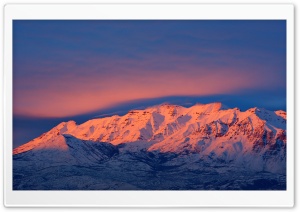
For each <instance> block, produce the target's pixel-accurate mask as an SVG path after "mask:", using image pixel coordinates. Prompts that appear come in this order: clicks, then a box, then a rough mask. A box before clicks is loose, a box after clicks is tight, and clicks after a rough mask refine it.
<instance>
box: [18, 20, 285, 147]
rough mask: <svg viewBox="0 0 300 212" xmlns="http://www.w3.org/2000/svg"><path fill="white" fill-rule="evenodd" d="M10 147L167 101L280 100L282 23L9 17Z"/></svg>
mask: <svg viewBox="0 0 300 212" xmlns="http://www.w3.org/2000/svg"><path fill="white" fill-rule="evenodd" d="M13 80H14V82H13V83H14V85H13V101H14V102H13V109H14V146H18V145H20V144H22V143H24V142H27V141H29V140H30V139H32V138H34V137H36V136H38V135H39V134H41V133H43V132H45V131H47V130H49V129H50V128H51V127H53V126H55V125H56V124H58V123H59V122H60V121H62V120H65V121H67V120H69V119H74V120H75V121H77V122H79V123H80V122H83V121H85V120H88V119H89V118H91V117H95V116H97V115H101V114H108V113H118V114H123V113H125V112H126V111H128V110H130V109H132V108H143V107H147V106H150V105H153V104H160V103H163V102H169V103H174V104H180V105H185V106H190V105H192V104H194V103H196V102H200V103H208V102H212V101H220V102H223V103H224V104H226V105H227V106H229V107H239V108H241V109H242V110H246V109H248V108H250V107H254V106H257V107H264V108H266V109H270V110H278V109H283V110H285V108H286V22H285V21H281V20H273V21H261V20H253V21H251V20H249V21H236V20H235V21H221V20H220V21H208V20H206V21H179V20H177V21H125V20H122V21H29V20H28V21H24V20H22V21H21V20H20V21H18V20H16V21H14V22H13Z"/></svg>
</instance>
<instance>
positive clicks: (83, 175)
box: [13, 103, 286, 190]
mask: <svg viewBox="0 0 300 212" xmlns="http://www.w3.org/2000/svg"><path fill="white" fill-rule="evenodd" d="M13 159H14V164H13V166H14V167H13V168H14V189H21V190H23V189H71V190H73V189H88V190H89V189H119V190H124V189H125V190H127V189H145V190H149V189H150V190H157V189H162V190H166V189H167V190H170V189H176V190H178V189H184V190H194V189H205V190H206V189H213V190H216V189H223V190H232V189H267V190H268V189H279V190H280V189H285V173H286V112H284V111H281V110H280V111H269V110H265V109H262V108H251V109H249V110H246V111H240V109H238V108H233V109H231V108H228V107H226V106H224V105H222V104H221V103H211V104H196V105H194V106H192V107H189V108H185V107H182V106H177V105H170V104H162V105H157V106H153V107H149V108H146V109H144V110H132V111H129V112H128V113H127V114H126V115H124V116H118V115H114V116H111V117H105V118H96V119H92V120H89V121H87V122H85V123H83V124H80V125H77V124H76V123H75V122H74V121H68V122H63V123H60V124H59V125H57V126H56V127H54V128H53V129H51V130H50V131H48V132H46V133H44V134H43V135H41V136H40V137H38V138H35V139H33V140H32V141H30V142H28V143H26V144H24V145H22V146H20V147H18V148H15V149H14V150H13ZM28 167H30V168H28ZM50 172H51V175H54V176H55V179H60V180H59V181H57V180H54V179H49V180H46V181H45V180H44V178H45V175H47V176H49V174H50ZM37 173H38V174H37ZM54 173H55V174H54ZM177 173H181V176H178V175H177ZM232 173H235V174H234V175H233V174H232ZM174 174H175V175H174ZM71 178H72V179H73V181H72V182H74V183H73V184H70V181H69V180H70V179H71ZM67 179H68V180H67ZM28 180H29V181H28ZM28 182H29V184H28ZM78 182H80V183H78ZM82 182H85V183H83V184H81V183H82ZM83 185H85V187H83V188H82V186H83Z"/></svg>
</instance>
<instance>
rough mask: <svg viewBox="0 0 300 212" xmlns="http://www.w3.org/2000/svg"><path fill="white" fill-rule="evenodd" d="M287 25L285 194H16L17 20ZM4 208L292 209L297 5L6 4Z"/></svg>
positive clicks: (66, 192)
mask: <svg viewBox="0 0 300 212" xmlns="http://www.w3.org/2000/svg"><path fill="white" fill-rule="evenodd" d="M16 19H20V20H22V19H28V20H29V19H32V20H34V19H39V20H46V19H52V20H54V19H58V20H59V19H70V20H72V19H77V20H79V19H83V20H89V19H110V20H119V19H128V20H135V19H139V20H140V19H152V20H157V19H181V20H189V19H203V20H208V19H209V20H229V19H230V20H241V19H243V20H273V19H276V20H278V19H282V20H286V21H287V22H286V26H287V66H286V68H287V69H286V71H287V114H288V118H287V140H288V141H287V142H288V145H287V190H286V191H13V190H12V20H16ZM4 101H5V102H4V103H5V104H4V120H5V124H4V205H5V206H6V207H95V206H96V207H97V206H100V207H146V206H148V207H200V206H202V207H232V206H236V207H241V206H248V207H293V205H294V6H293V5H292V4H240V5H239V4H213V5H212V4H7V5H5V7H4Z"/></svg>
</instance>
